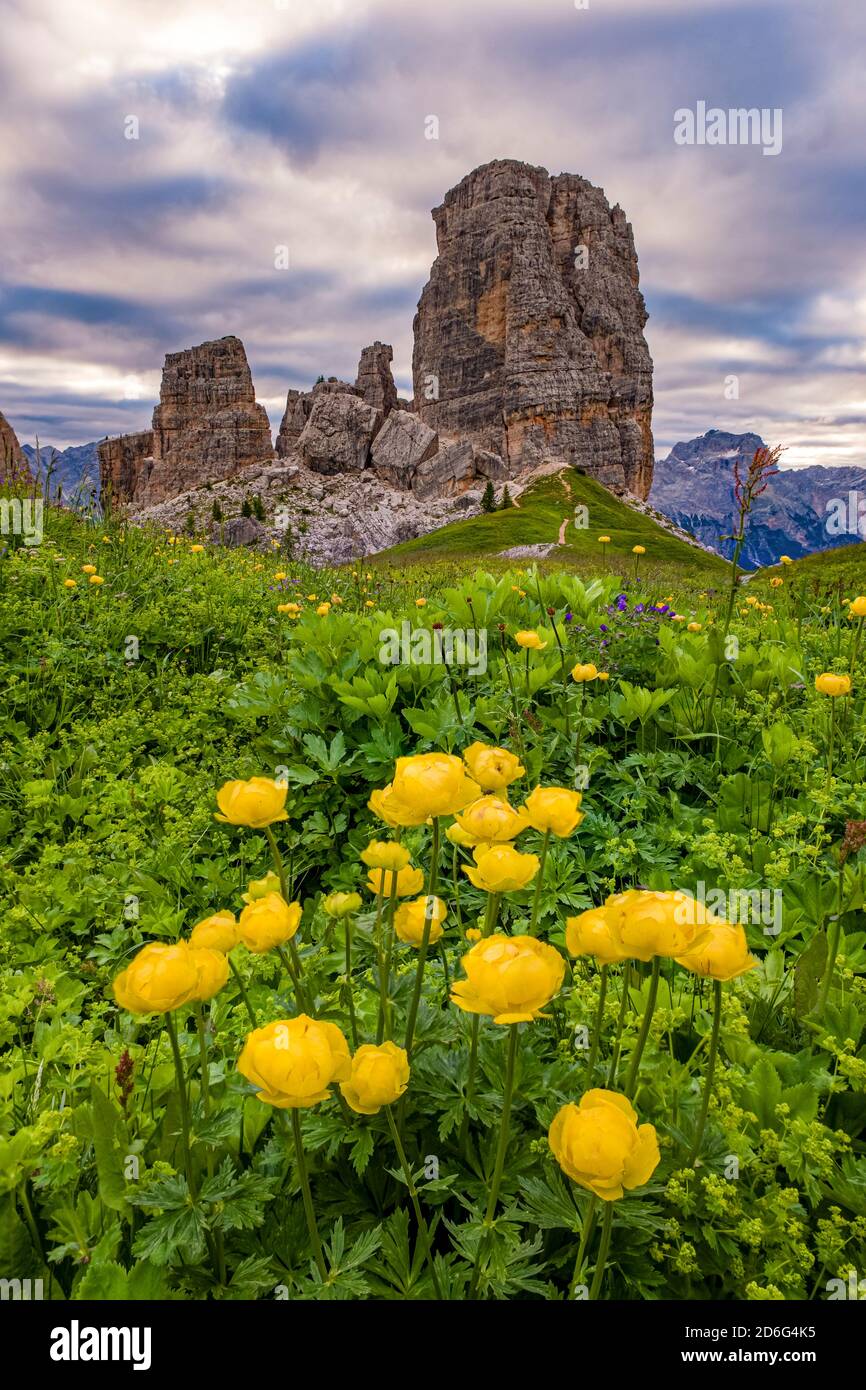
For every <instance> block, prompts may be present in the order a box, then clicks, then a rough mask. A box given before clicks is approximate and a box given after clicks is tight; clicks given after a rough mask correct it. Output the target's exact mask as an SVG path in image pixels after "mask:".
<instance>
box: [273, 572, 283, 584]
mask: <svg viewBox="0 0 866 1390" xmlns="http://www.w3.org/2000/svg"><path fill="white" fill-rule="evenodd" d="M285 577H286V571H285V570H277V572H276V574H275V575H274V583H275V584H279V582H280V580H281V579H285Z"/></svg>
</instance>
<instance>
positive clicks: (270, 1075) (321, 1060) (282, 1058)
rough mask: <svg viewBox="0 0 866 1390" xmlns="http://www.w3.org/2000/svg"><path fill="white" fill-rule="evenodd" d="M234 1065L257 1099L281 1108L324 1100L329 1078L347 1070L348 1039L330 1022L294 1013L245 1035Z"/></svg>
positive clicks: (334, 1078) (349, 1065)
mask: <svg viewBox="0 0 866 1390" xmlns="http://www.w3.org/2000/svg"><path fill="white" fill-rule="evenodd" d="M238 1071H239V1072H240V1073H241V1075H242V1076H245V1077H246V1078H247V1080H248V1081H251V1082H252V1084H253V1085H254V1086H255V1087H256V1088H257V1090H258V1099H259V1100H261V1101H264V1103H265V1104H266V1105H275V1106H277V1108H278V1109H280V1110H287V1109H300V1108H302V1107H304V1106H308V1105H318V1103H319V1101H322V1100H327V1099H328V1097H329V1095H330V1094H331V1092H330V1091H329V1089H328V1088H329V1086H330V1085H331V1084H332V1083H333V1082H334V1081H346V1080H348V1078H349V1077H350V1076H351V1073H352V1062H351V1058H350V1057H349V1044H348V1043H347V1042H346V1039H345V1038H344V1037H343V1034H342V1033H341V1032H340V1030H339V1028H338V1027H337V1025H336V1024H335V1023H323V1022H321V1021H320V1020H318V1019H314V1018H308V1017H307V1015H306V1014H299V1015H298V1017H297V1018H284V1019H279V1020H278V1021H276V1022H275V1023H268V1024H267V1025H266V1026H265V1027H264V1028H254V1029H253V1031H252V1032H251V1033H249V1034H248V1035H247V1040H246V1042H245V1043H244V1048H243V1051H242V1052H241V1055H240V1057H239V1058H238Z"/></svg>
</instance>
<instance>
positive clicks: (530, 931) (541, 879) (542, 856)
mask: <svg viewBox="0 0 866 1390" xmlns="http://www.w3.org/2000/svg"><path fill="white" fill-rule="evenodd" d="M549 845H550V831H549V830H545V832H544V838H543V839H542V841H541V854H540V855H539V861H540V862H539V865H538V877H537V878H536V880H535V896H534V897H533V899H532V916H531V918H530V920H529V929H528V935H529V936H534V935H535V924H536V922H537V921H538V907H539V904H540V902H541V885H542V883H543V882H544V866H545V864H546V862H547V850H548V846H549Z"/></svg>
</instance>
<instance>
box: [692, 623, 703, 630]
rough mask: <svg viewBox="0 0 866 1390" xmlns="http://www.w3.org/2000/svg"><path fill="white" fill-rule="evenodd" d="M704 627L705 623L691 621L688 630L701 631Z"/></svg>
mask: <svg viewBox="0 0 866 1390" xmlns="http://www.w3.org/2000/svg"><path fill="white" fill-rule="evenodd" d="M702 627H703V623H689V627H688V630H689V632H700V630H701V628H702Z"/></svg>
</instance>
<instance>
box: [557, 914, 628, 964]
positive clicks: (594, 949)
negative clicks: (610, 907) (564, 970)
mask: <svg viewBox="0 0 866 1390" xmlns="http://www.w3.org/2000/svg"><path fill="white" fill-rule="evenodd" d="M565 944H566V946H567V947H568V949H569V951H570V952H571V954H572V955H573V956H595V958H596V960H597V961H599V962H600V963H601V964H602V965H615V964H616V963H617V961H621V960H628V958H629V953H628V951H626V950H624V949H623V947H622V946H621V945H620V943H619V942H618V941H617V940H616V938H615V937H614V934H613V932H612V931H611V927H610V919H609V917H608V915H607V913H606V912H605V910H604V908H603V907H591V908H590V909H589V910H588V911H587V912H581V913H579V915H578V916H577V917H566V919H565Z"/></svg>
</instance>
